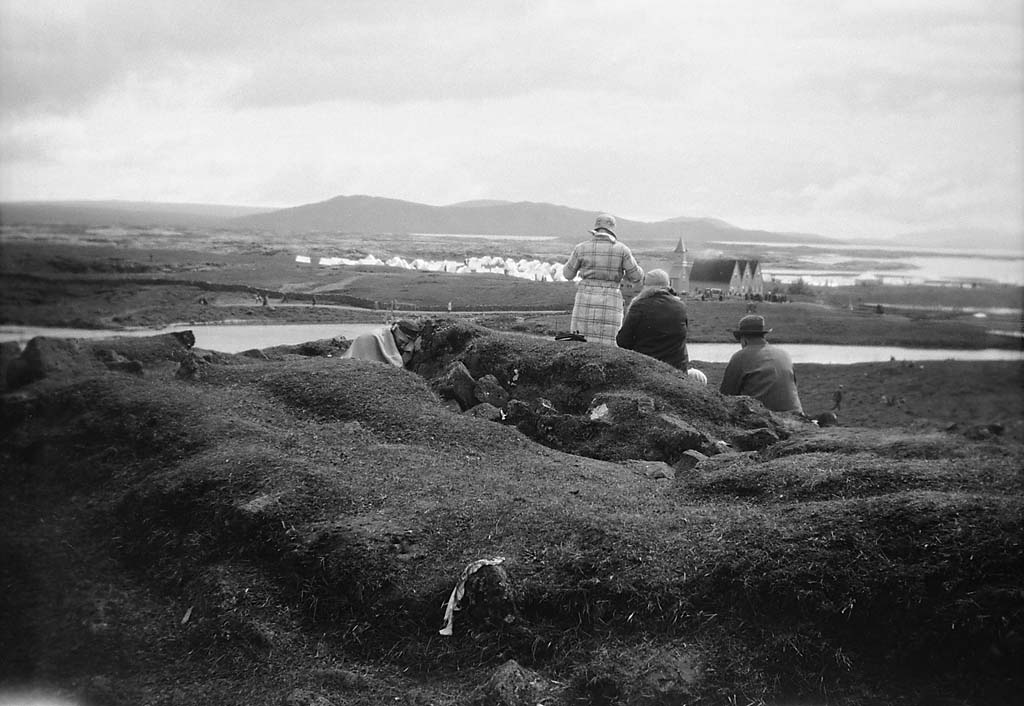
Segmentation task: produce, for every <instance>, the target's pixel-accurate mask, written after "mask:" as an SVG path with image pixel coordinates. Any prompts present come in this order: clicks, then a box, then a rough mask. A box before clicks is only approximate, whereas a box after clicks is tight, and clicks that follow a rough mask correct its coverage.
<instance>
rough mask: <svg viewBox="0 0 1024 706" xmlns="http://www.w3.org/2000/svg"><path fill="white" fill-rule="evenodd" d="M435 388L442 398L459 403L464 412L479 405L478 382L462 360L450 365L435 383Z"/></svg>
mask: <svg viewBox="0 0 1024 706" xmlns="http://www.w3.org/2000/svg"><path fill="white" fill-rule="evenodd" d="M433 387H434V391H435V392H437V394H438V395H440V396H441V397H442V398H444V399H455V400H456V401H458V403H459V407H461V408H462V409H463V410H466V409H469V408H470V407H473V406H475V405H476V404H477V399H476V380H474V379H473V376H472V375H470V374H469V370H468V369H467V368H466V366H465V365H464V364H463V363H462V361H460V360H457V361H455V362H453V363H452V364H451V365H449V366H448V369H447V370H445V372H444V375H442V376H441V377H440V378H439V379H438V380H436V381H435V382H434V384H433Z"/></svg>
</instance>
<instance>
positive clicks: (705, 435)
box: [409, 319, 793, 465]
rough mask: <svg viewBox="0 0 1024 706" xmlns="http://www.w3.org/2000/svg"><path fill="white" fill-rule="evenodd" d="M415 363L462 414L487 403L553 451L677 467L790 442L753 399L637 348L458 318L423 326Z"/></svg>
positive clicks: (787, 424) (489, 411)
mask: <svg viewBox="0 0 1024 706" xmlns="http://www.w3.org/2000/svg"><path fill="white" fill-rule="evenodd" d="M409 367H410V369H412V370H413V371H415V372H417V373H419V374H420V375H422V376H423V377H425V378H427V380H428V381H429V382H430V386H431V389H432V390H434V392H435V393H436V394H437V395H438V396H439V397H440V398H441V399H442V400H443V401H450V400H454V401H456V402H457V403H458V406H459V409H460V410H462V411H467V410H474V409H475V408H476V407H477V406H478V405H481V404H486V405H488V406H487V407H484V410H483V411H480V412H474V413H473V415H474V416H481V417H483V418H486V419H491V420H493V421H502V422H504V423H506V424H511V425H514V426H515V427H516V428H517V429H519V430H520V431H521V432H523V433H524V434H526V435H527V436H529V437H530V438H531V439H534V440H536V441H539V442H541V443H543V444H545V445H547V446H550V447H552V448H555V449H559V450H562V451H567V452H570V453H575V454H580V455H584V456H590V457H592V458H599V459H604V460H610V461H625V460H629V459H636V460H646V461H664V462H666V463H668V464H670V465H671V464H674V463H676V462H677V461H678V460H680V459H681V458H682V456H683V454H684V453H685V452H687V451H691V450H692V451H697V452H699V453H701V454H703V455H706V456H712V455H716V454H719V453H723V452H726V451H732V450H734V449H738V450H742V451H749V450H760V449H763V448H766V447H768V446H770V445H771V444H773V443H776V442H778V441H779V440H780V439H785V438H788V437H789V435H790V433H791V427H792V424H793V422H792V421H791V420H786V419H782V418H781V417H777V416H776V415H774V414H772V413H771V412H769V411H768V410H767V409H765V408H764V407H763V406H762V405H760V404H759V403H757V402H756V401H754V400H751V399H749V398H741V397H724V396H722V395H721V394H719V393H718V392H717V391H715V390H712V389H708V388H707V387H706V386H698V385H692V384H689V383H688V382H687V380H686V376H685V375H681V374H679V372H678V371H676V370H675V369H673V368H669V367H668V366H665V365H664V364H662V363H660V362H658V361H656V360H654V359H652V358H649V357H647V356H643V355H640V354H637V353H634V352H632V351H626V350H621V349H618V348H613V347H608V346H595V345H592V344H587V343H578V342H559V341H549V340H546V339H540V338H534V337H525V336H520V335H516V334H507V333H499V332H496V331H490V330H488V329H484V328H481V327H478V326H474V325H472V324H468V323H466V322H464V321H460V320H454V319H438V320H434V321H429V322H426V324H425V325H424V327H423V331H422V334H421V339H420V351H419V353H418V354H417V356H416V359H415V360H414V361H413V363H412V364H411V365H410V366H409ZM493 410H497V411H498V414H495V412H494V411H493ZM724 440H729V442H730V443H726V441H724Z"/></svg>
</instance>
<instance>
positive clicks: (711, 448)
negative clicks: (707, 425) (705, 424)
mask: <svg viewBox="0 0 1024 706" xmlns="http://www.w3.org/2000/svg"><path fill="white" fill-rule="evenodd" d="M700 451H701V453H702V454H704V455H705V456H717V455H719V454H731V453H736V449H734V448H733V447H732V446H730V445H729V444H728V443H726V442H724V441H722V440H721V439H712V440H711V441H709V442H708V443H706V444H705V445H704V446H702V447H701V449H700Z"/></svg>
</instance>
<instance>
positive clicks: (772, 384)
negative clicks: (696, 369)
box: [720, 315, 804, 414]
mask: <svg viewBox="0 0 1024 706" xmlns="http://www.w3.org/2000/svg"><path fill="white" fill-rule="evenodd" d="M771 332H772V330H771V329H766V328H765V327H764V317H763V316H756V315H750V316H744V317H743V318H742V319H740V325H739V328H737V329H736V330H735V331H733V336H735V338H736V340H737V341H739V342H740V350H738V351H736V352H735V353H733V355H732V358H730V359H729V364H728V365H727V366H726V367H725V374H724V375H723V377H722V386H721V388H720V391H721V393H722V394H723V395H747V396H749V397H753V398H755V399H756V400H758V401H760V402H761V404H763V405H764V406H765V407H767V408H768V409H770V410H772V411H773V412H796V413H797V414H803V411H804V410H803V406H802V405H801V404H800V395H799V394H798V393H797V389H796V373H795V372H794V371H793V360H792V359H791V358H790V357H789V353H787V352H786V351H784V350H782V349H781V348H778V347H776V346H772V345H769V344H768V341H767V340H765V336H766V335H767V334H769V333H771Z"/></svg>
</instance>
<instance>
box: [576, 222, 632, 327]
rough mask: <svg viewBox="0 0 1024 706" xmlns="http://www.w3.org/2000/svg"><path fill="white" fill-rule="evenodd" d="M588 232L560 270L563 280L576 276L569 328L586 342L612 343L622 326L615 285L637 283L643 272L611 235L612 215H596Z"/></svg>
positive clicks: (613, 225)
mask: <svg viewBox="0 0 1024 706" xmlns="http://www.w3.org/2000/svg"><path fill="white" fill-rule="evenodd" d="M590 235H591V236H592V237H591V238H590V240H587V241H584V242H582V243H579V244H578V245H577V246H576V247H575V248H573V250H572V254H571V255H569V259H568V261H566V263H565V269H564V270H563V271H562V272H563V274H564V275H565V278H566V279H567V280H572V279H574V278H575V277H576V275H577V274H578V275H579V276H580V282H579V284H578V285H576V300H575V302H574V303H573V307H572V321H571V323H570V324H569V330H570V331H571V332H572V333H579V334H582V335H583V336H584V337H585V338H586V339H587V340H588V341H592V342H594V343H603V344H605V345H608V346H614V345H615V335H616V334H617V333H618V332H619V328H620V327H621V326H622V292H621V291H620V289H619V286H620V285H621V283H622V282H623V281H626V282H631V283H633V284H639V283H640V282H641V281H643V277H644V271H643V269H641V268H640V266H639V265H638V264H636V260H635V259H634V258H633V253H632V252H631V251H630V249H629V248H628V247H627V246H625V245H624V244H622V243H620V242H619V241H618V238H616V237H615V218H614V217H613V216H609V215H608V214H601V215H600V216H598V217H597V220H596V221H595V222H594V228H593V230H591V231H590Z"/></svg>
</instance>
